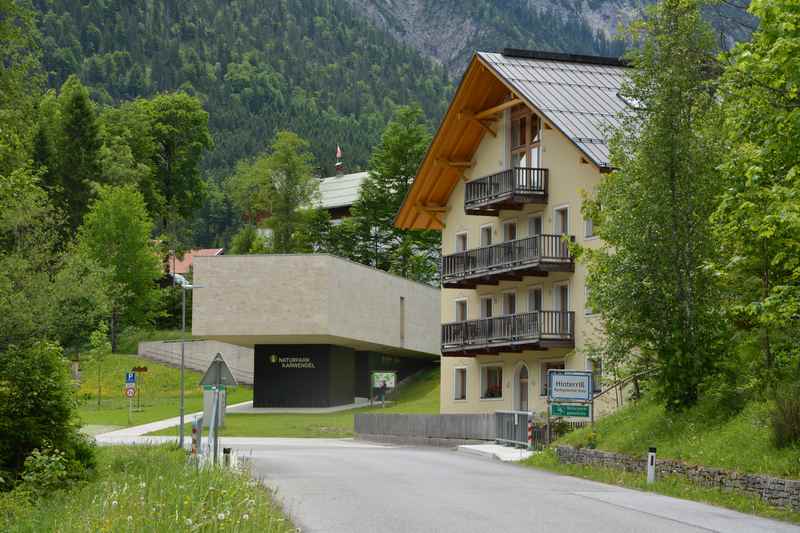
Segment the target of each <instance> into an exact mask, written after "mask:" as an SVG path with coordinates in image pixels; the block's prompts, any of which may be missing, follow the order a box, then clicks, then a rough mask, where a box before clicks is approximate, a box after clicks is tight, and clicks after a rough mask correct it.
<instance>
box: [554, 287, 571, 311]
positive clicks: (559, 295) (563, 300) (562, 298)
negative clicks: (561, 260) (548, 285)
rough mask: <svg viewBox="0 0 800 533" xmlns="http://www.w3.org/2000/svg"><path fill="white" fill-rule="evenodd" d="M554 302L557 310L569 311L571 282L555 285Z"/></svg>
mask: <svg viewBox="0 0 800 533" xmlns="http://www.w3.org/2000/svg"><path fill="white" fill-rule="evenodd" d="M553 304H554V307H555V310H556V311H569V284H568V283H564V284H561V285H555V286H554V287H553Z"/></svg>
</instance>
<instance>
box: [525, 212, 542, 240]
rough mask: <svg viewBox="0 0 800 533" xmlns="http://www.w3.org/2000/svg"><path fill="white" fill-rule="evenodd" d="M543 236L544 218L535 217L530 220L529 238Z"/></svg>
mask: <svg viewBox="0 0 800 533" xmlns="http://www.w3.org/2000/svg"><path fill="white" fill-rule="evenodd" d="M541 234H542V216H541V215H535V216H532V217H531V218H529V219H528V237H533V236H534V235H541Z"/></svg>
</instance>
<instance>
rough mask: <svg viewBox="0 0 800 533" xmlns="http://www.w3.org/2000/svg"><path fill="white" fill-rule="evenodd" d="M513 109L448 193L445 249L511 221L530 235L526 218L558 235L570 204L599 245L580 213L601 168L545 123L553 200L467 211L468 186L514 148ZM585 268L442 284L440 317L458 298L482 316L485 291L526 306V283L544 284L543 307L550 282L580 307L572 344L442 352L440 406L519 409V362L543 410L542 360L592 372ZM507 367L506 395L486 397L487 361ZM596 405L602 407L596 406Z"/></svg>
mask: <svg viewBox="0 0 800 533" xmlns="http://www.w3.org/2000/svg"><path fill="white" fill-rule="evenodd" d="M508 117H509V114H508V113H507V112H506V113H505V114H503V116H502V119H501V120H499V121H498V122H497V133H498V134H497V136H496V137H492V136H491V135H485V136H484V137H483V139H482V141H481V143H480V145H479V147H478V149H477V151H476V153H475V156H474V159H473V167H472V168H470V169H467V170H466V171H465V173H464V179H463V180H461V181H460V182H459V183H458V184H457V185H456V186H455V188H454V190H453V191H452V193H451V194H450V198H449V201H448V203H447V207H448V209H447V211H446V213H445V214H444V216H443V222H444V228H443V230H442V255H448V254H452V253H455V252H456V251H457V249H456V235H458V234H463V233H466V234H467V247H468V248H475V247H477V246H479V245H480V232H481V228H483V227H486V226H490V227H491V228H492V236H493V238H492V242H495V243H496V242H501V241H502V240H503V234H502V225H503V223H504V222H506V221H515V222H516V223H517V238H524V237H527V236H529V235H528V219H529V218H530V217H531V216H534V215H540V216H541V217H542V233H555V232H556V231H555V228H554V216H553V215H554V210H555V209H560V208H564V207H567V208H568V217H569V223H568V230H567V233H568V234H569V235H572V236H574V237H575V240H576V242H578V243H579V244H581V245H584V246H588V247H594V246H597V245H598V240H597V238H596V237H586V231H585V221H584V219H583V217H582V216H581V204H582V195H583V194H591V193H592V192H593V190H594V189H595V187H596V186H597V184H598V183H599V182H600V180H601V179H602V174H601V173H600V171H599V169H598V168H597V167H596V166H594V165H592V164H590V163H587V162H585V159H584V158H583V157H582V154H581V153H580V151H579V150H578V149H577V148H576V147H575V146H574V145H573V144H572V143H571V142H570V140H569V139H567V138H566V137H565V136H564V135H563V134H561V133H560V132H559V131H557V130H556V129H554V128H552V127H550V125H549V124H547V122H546V121H545V122H544V124H545V127H544V128H543V129H542V138H541V155H540V166H541V167H543V168H547V169H549V186H548V201H547V204H546V205H535V204H529V205H527V206H526V207H525V208H524V209H523V210H521V211H516V210H506V211H501V212H500V214H499V216H497V217H492V216H475V215H467V214H465V212H464V191H465V184H466V182H467V181H469V180H471V179H478V178H481V177H484V176H487V175H490V174H493V173H495V172H499V171H501V170H503V169H505V168H507V165H508V164H509V163H508V159H509V154H508V153H507V152H508V148H507V146H508V144H507V136H508V131H509V126H508V121H509V118H508ZM585 280H586V268H585V266H584V265H582V264H580V263H577V264H576V265H575V272H574V273H568V272H551V273H550V274H548V276H547V277H526V278H525V279H523V280H522V281H501V282H500V283H499V284H498V285H479V286H478V287H477V288H476V289H474V290H469V289H442V305H441V309H442V323H443V324H445V323H448V322H454V321H456V302H457V301H459V300H466V302H467V319H469V320H472V319H477V318H480V304H481V298H482V297H493V298H494V303H493V306H494V308H495V309H500V308H501V305H502V295H503V294H504V293H506V292H509V291H515V293H516V307H517V309H527V306H528V301H527V300H528V296H529V289H531V288H533V287H540V288H541V289H542V309H545V310H547V309H553V299H554V296H553V287H555V286H560V285H564V284H566V285H568V287H569V310H571V311H574V312H575V348H574V349H566V348H550V349H547V350H544V351H523V352H521V353H501V354H499V355H479V356H476V357H450V356H446V357H442V377H441V412H442V413H481V412H494V411H497V410H506V409H518V408H519V401H520V391H519V387H520V380H519V379H518V376H519V372H520V368H521V367H522V366H523V365H525V366H526V367H527V370H528V375H529V378H528V385H527V386H528V408H529V410H532V411H534V413H538V414H541V413H544V412H545V410H546V402H545V397H544V396H543V395H542V394H543V389H542V379H543V376H544V375H546V371H545V370H544V363H546V362H557V361H563V362H564V364H565V367H566V368H567V369H574V370H589V369H591V364H590V362H589V361H588V359H587V356H586V353H585V351H584V350H583V348H584V347H585V346H586V343H587V341H590V339H591V338H593V337H594V338H596V336H597V335H598V331H599V326H600V324H599V323H598V320H597V317H596V315H594V314H593V313H592V312H591V310H590V309H588V308H587V306H586V292H585V286H586V283H585ZM492 365H499V366H501V367H502V382H503V383H502V398H500V399H497V398H484V399H482V398H481V373H482V370H481V369H482V368H483V367H485V366H492ZM456 369H466V376H467V377H466V380H467V387H466V399H463V400H456V399H455V392H456V390H455V371H456ZM598 408H599V409H598V411H600V410H602V406H598Z"/></svg>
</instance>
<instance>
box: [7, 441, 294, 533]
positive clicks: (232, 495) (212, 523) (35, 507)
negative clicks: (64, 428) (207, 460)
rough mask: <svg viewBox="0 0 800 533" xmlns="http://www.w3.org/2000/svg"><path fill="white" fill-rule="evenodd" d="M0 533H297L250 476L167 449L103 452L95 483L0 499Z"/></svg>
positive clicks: (133, 448) (104, 450) (149, 447)
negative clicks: (202, 465)
mask: <svg viewBox="0 0 800 533" xmlns="http://www.w3.org/2000/svg"><path fill="white" fill-rule="evenodd" d="M0 530H2V531H8V532H10V533H12V532H14V533H16V532H40V531H48V532H50V531H52V532H64V533H71V532H76V533H77V532H84V531H92V532H95V531H97V532H100V531H109V532H112V531H113V532H123V531H131V532H139V531H150V532H174V531H235V532H241V533H248V532H256V531H257V532H267V533H284V532H288V531H295V529H294V527H293V526H292V524H291V523H290V522H289V521H288V520H287V519H286V518H285V516H284V515H283V513H282V512H281V510H280V509H279V508H278V507H277V506H276V505H275V503H274V502H273V500H272V495H271V494H270V493H269V492H268V491H267V490H266V489H265V488H264V487H263V486H262V485H261V484H259V483H257V482H256V481H254V480H252V479H251V478H250V476H249V475H248V474H246V473H243V472H237V471H231V470H226V469H222V468H202V469H198V468H197V467H195V466H192V465H189V464H188V463H187V461H186V455H185V453H184V452H183V451H181V450H178V449H176V448H174V447H169V446H135V447H110V448H102V449H100V451H99V466H98V471H97V475H96V477H95V479H94V480H92V481H90V482H86V483H83V484H81V485H77V486H73V487H72V488H71V489H68V490H63V491H58V492H56V493H55V494H51V495H48V496H47V497H46V498H42V499H39V500H34V501H32V502H29V503H24V502H23V500H22V499H21V498H20V497H19V495H18V494H13V493H11V494H0Z"/></svg>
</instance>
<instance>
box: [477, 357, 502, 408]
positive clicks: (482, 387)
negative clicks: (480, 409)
mask: <svg viewBox="0 0 800 533" xmlns="http://www.w3.org/2000/svg"><path fill="white" fill-rule="evenodd" d="M492 367H494V368H499V369H500V396H499V397H498V398H486V397H484V395H483V389H484V378H485V373H484V371H485V370H486V369H487V368H492ZM480 371H481V375H480V380H479V381H480V390H479V391H478V394H479V396H480V399H481V401H484V402H491V401H501V400H502V399H503V396H504V394H505V391H504V389H505V387H503V378H504V377H505V376H503V374H504V373H505V372H504V369H503V363H484V364H482V365H481V366H480Z"/></svg>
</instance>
